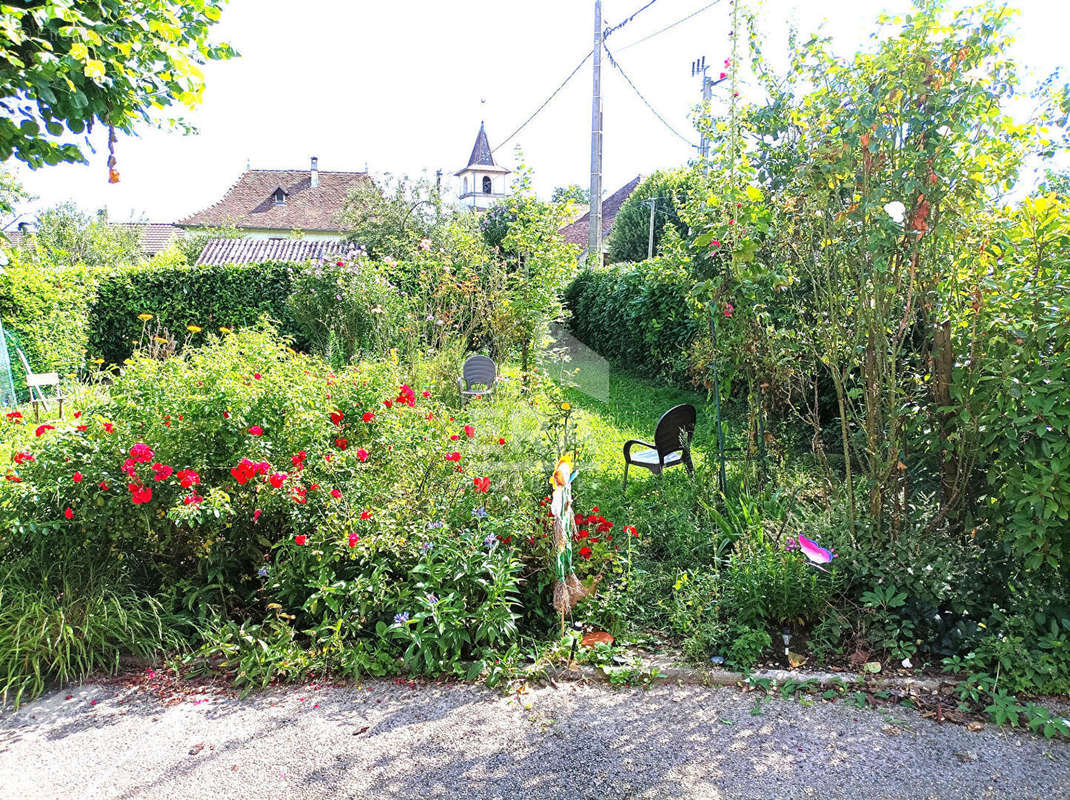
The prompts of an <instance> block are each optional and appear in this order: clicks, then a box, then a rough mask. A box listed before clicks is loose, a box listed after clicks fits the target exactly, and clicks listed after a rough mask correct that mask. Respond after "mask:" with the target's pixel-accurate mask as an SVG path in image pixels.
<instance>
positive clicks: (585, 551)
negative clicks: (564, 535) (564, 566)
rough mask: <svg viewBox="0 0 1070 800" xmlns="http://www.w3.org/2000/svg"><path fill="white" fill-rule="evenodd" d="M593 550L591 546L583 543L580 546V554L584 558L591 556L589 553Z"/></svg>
mask: <svg viewBox="0 0 1070 800" xmlns="http://www.w3.org/2000/svg"><path fill="white" fill-rule="evenodd" d="M593 552H594V551H593V550H591V548H589V547H588V546H587V545H584V546H583V547H581V548H580V555H581V556H583V557H584V558H590V557H591V553H593Z"/></svg>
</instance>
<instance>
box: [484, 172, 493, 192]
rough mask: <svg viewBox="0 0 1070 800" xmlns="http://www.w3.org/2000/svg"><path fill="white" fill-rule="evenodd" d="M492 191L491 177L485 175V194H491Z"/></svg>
mask: <svg viewBox="0 0 1070 800" xmlns="http://www.w3.org/2000/svg"><path fill="white" fill-rule="evenodd" d="M490 190H491V185H490V177H489V176H487V175H484V176H483V194H490Z"/></svg>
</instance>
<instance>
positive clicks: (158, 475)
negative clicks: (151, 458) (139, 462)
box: [152, 464, 174, 481]
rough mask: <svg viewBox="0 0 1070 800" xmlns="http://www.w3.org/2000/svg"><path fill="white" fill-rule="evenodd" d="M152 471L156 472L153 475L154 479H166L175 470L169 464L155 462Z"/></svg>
mask: <svg viewBox="0 0 1070 800" xmlns="http://www.w3.org/2000/svg"><path fill="white" fill-rule="evenodd" d="M152 471H153V473H154V474H153V476H152V479H153V480H154V481H165V480H167V479H168V478H170V477H171V474H172V473H173V472H174V469H172V468H171V467H169V466H168V465H167V464H153V465H152Z"/></svg>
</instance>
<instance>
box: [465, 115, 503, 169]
mask: <svg viewBox="0 0 1070 800" xmlns="http://www.w3.org/2000/svg"><path fill="white" fill-rule="evenodd" d="M470 169H478V170H481V171H483V172H502V173H505V172H509V170H507V169H506V168H505V167H501V166H498V165H497V164H495V163H494V151H493V150H491V149H490V141H489V140H488V139H487V129H486V128H485V127H483V123H482V122H480V123H479V133H477V134H476V143H475V144H474V145H472V155H470V156H469V157H468V166H466V167H465V168H464V169H462V170H458V171H457V172H455V173H454V175H460V174H461V173H462V172H464V171H465V170H470Z"/></svg>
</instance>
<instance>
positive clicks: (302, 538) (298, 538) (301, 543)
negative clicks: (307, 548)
mask: <svg viewBox="0 0 1070 800" xmlns="http://www.w3.org/2000/svg"><path fill="white" fill-rule="evenodd" d="M307 541H308V539H307V538H306V537H305V535H304V534H303V533H299V534H298V535H297V536H295V537H294V543H295V544H297V545H299V546H301V547H304V545H305V542H307Z"/></svg>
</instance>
